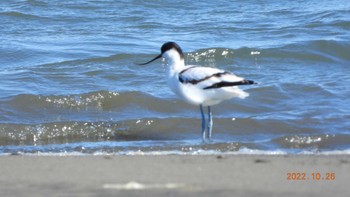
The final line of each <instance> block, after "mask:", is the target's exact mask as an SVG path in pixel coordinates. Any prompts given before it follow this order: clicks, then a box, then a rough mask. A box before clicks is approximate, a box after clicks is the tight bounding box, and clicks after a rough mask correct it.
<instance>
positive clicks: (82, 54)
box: [0, 0, 350, 154]
mask: <svg viewBox="0 0 350 197" xmlns="http://www.w3.org/2000/svg"><path fill="white" fill-rule="evenodd" d="M0 19H1V20H2V23H0V33H1V38H2V39H0V43H1V44H0V153H1V154H21V153H24V154H27V153H34V154H36V153H49V154H51V153H52V154H55V153H64V154H71V153H87V154H99V153H102V154H103V153H112V154H138V153H144V154H147V153H151V154H159V153H160V154H162V153H164V154H174V153H176V154H182V153H184V154H187V153H190V154H191V153H193V154H199V153H209V154H214V153H237V152H238V153H239V152H244V153H246V152H256V153H267V154H269V153H305V152H311V153H332V152H334V153H339V152H344V153H348V152H349V150H350V123H349V120H350V107H349V104H348V103H349V98H350V88H349V85H348V84H349V83H350V75H349V73H350V68H349V66H350V55H349V51H350V43H349V40H350V33H349V32H350V31H349V30H350V3H349V2H345V1H332V2H319V1H287V2H286V1H284V2H280V3H279V2H270V1H267V2H261V1H255V0H252V1H234V2H232V1H227V2H226V1H223V2H220V3H218V2H211V1H201V2H191V3H188V2H186V1H184V2H183V3H181V2H180V3H179V2H177V3H173V2H172V1H155V2H152V3H145V2H142V1H121V2H120V1H118V2H115V1H107V0H105V1H79V0H75V1H69V2H62V1H48V0H47V1H39V0H28V1H1V2H0ZM166 41H176V42H178V43H179V44H180V45H181V46H182V48H183V50H184V51H185V52H186V53H185V59H186V62H187V63H189V64H196V65H204V66H211V67H219V68H222V69H226V70H228V71H231V72H234V73H236V74H238V75H240V76H243V77H245V78H247V79H252V80H255V81H258V82H259V83H260V85H257V86H250V87H243V88H244V89H245V90H246V91H247V92H249V93H250V97H248V98H246V99H245V100H240V99H233V100H230V101H226V102H224V103H222V104H220V105H217V106H215V107H213V113H214V136H213V137H214V140H213V141H212V142H211V143H209V144H202V143H201V140H200V113H199V109H198V107H195V106H190V105H188V104H186V103H184V102H183V101H181V100H180V99H178V98H177V97H176V95H174V94H173V93H172V92H171V91H170V90H169V88H168V87H167V86H166V81H165V73H164V66H166V65H165V63H164V62H161V61H158V62H156V63H152V64H150V65H147V66H143V67H140V66H138V65H135V62H145V61H146V60H149V59H151V58H153V57H154V56H155V55H157V54H158V53H159V47H160V46H161V45H162V44H163V43H164V42H166Z"/></svg>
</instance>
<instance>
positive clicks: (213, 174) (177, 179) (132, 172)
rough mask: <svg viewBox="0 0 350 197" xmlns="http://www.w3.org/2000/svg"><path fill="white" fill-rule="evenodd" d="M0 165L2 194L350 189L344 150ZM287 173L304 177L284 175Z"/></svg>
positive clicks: (9, 159)
mask: <svg viewBox="0 0 350 197" xmlns="http://www.w3.org/2000/svg"><path fill="white" fill-rule="evenodd" d="M0 166H1V167H0V196H7V197H9V196H28V197H31V196H33V197H34V196H36V197H37V196H201V197H202V196H266V197H267V196H315V197H316V196H317V197H320V196H347V195H348V193H349V191H350V189H349V183H350V155H335V156H315V155H303V156H266V155H223V156H218V155H210V156H179V155H167V156H1V157H0ZM288 173H301V174H300V176H298V175H297V174H290V176H291V177H290V178H291V179H295V178H299V179H305V180H287V179H288ZM303 173H305V174H303ZM312 173H314V174H312ZM317 173H319V174H317ZM327 173H328V174H327ZM331 173H333V174H331ZM317 179H319V180H317ZM322 179H323V180H322ZM326 179H330V180H326Z"/></svg>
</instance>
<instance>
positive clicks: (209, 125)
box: [207, 106, 213, 140]
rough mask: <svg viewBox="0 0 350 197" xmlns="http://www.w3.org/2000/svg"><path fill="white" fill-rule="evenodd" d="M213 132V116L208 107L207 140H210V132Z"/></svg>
mask: <svg viewBox="0 0 350 197" xmlns="http://www.w3.org/2000/svg"><path fill="white" fill-rule="evenodd" d="M212 130H213V116H212V113H211V110H210V106H208V134H207V135H208V136H207V137H208V139H209V140H211V132H212Z"/></svg>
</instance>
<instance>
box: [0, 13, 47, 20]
mask: <svg viewBox="0 0 350 197" xmlns="http://www.w3.org/2000/svg"><path fill="white" fill-rule="evenodd" d="M0 16H7V17H14V18H16V19H17V20H19V19H24V20H28V19H43V17H41V16H37V15H33V14H25V13H22V12H17V11H9V12H0Z"/></svg>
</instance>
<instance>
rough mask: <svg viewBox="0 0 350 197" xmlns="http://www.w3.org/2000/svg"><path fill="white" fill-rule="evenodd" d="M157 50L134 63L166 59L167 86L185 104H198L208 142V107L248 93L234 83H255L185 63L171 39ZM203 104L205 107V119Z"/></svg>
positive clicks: (211, 68) (210, 68)
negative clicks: (156, 54) (145, 59)
mask: <svg viewBox="0 0 350 197" xmlns="http://www.w3.org/2000/svg"><path fill="white" fill-rule="evenodd" d="M160 51H161V53H160V54H159V55H158V56H156V57H155V58H153V59H152V60H150V61H148V62H145V63H139V64H138V65H146V64H149V63H151V62H153V61H155V60H157V59H159V58H164V59H165V60H166V62H167V66H166V78H167V83H168V86H169V87H170V89H171V90H172V91H173V92H174V93H175V94H177V95H178V96H179V97H180V98H182V99H183V100H185V101H186V102H187V103H189V104H193V105H196V106H199V109H200V113H201V118H202V125H201V126H202V129H201V134H202V141H203V142H205V141H206V140H208V141H211V140H212V128H213V115H212V111H211V106H213V105H216V104H219V103H221V102H222V101H225V100H228V99H232V98H240V99H244V98H246V97H247V96H249V93H247V92H245V91H243V90H241V89H239V87H238V86H241V85H252V84H257V83H256V82H254V81H252V80H247V79H244V78H242V77H238V76H236V75H235V74H233V73H231V72H228V71H225V70H221V69H218V68H213V67H202V66H196V65H185V59H184V53H183V51H182V49H181V47H180V46H179V45H178V44H177V43H175V42H166V43H164V44H163V45H162V46H161V48H160ZM204 107H207V108H208V110H207V112H208V120H207V121H206V117H205V115H204Z"/></svg>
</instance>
